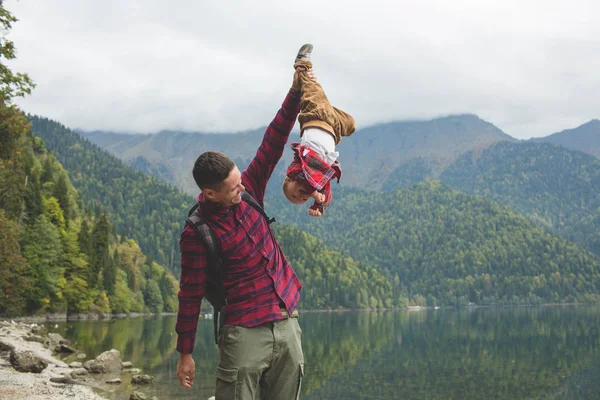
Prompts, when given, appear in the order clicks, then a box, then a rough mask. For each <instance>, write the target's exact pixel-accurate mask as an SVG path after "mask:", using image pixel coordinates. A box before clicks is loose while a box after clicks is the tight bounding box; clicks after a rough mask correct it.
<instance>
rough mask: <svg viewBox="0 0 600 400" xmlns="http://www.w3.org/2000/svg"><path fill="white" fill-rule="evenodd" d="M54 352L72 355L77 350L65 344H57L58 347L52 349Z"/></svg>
mask: <svg viewBox="0 0 600 400" xmlns="http://www.w3.org/2000/svg"><path fill="white" fill-rule="evenodd" d="M54 352H55V353H63V354H74V353H77V350H75V349H74V348H72V347H71V346H68V345H66V344H59V345H58V346H56V347H54Z"/></svg>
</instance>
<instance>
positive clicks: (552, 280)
mask: <svg viewBox="0 0 600 400" xmlns="http://www.w3.org/2000/svg"><path fill="white" fill-rule="evenodd" d="M335 196H336V197H335V198H334V202H335V204H333V205H332V206H331V207H330V208H329V209H327V210H326V214H325V216H323V217H322V218H318V219H315V218H310V217H309V216H308V215H307V214H306V207H294V208H292V207H290V206H289V205H288V204H287V203H285V202H283V201H282V202H278V201H277V198H276V197H272V199H273V200H272V203H270V204H269V212H270V213H271V214H273V215H276V216H277V217H278V218H279V220H280V221H285V222H290V223H295V224H296V225H297V226H298V227H300V228H301V229H303V230H306V231H307V232H309V233H311V234H312V235H314V236H316V237H317V238H320V239H322V240H323V241H324V242H325V243H326V244H328V245H329V246H331V247H333V248H335V249H338V250H339V251H340V252H341V253H343V254H347V255H349V256H351V257H352V258H354V259H356V260H360V261H361V262H363V263H365V264H366V265H370V266H373V267H375V268H376V269H378V270H379V271H381V272H383V273H384V274H385V275H386V276H387V278H388V279H389V280H390V281H391V282H392V289H393V291H394V296H399V297H406V298H408V299H409V301H410V302H411V303H412V304H418V305H424V304H427V305H438V304H440V305H449V304H455V305H457V304H458V305H465V304H468V303H469V302H474V303H476V304H496V303H502V304H516V303H534V304H536V303H541V302H572V301H596V300H600V257H598V256H597V255H594V254H592V253H590V252H587V251H585V250H582V249H581V248H579V247H578V246H576V245H575V244H573V243H570V242H568V241H566V240H564V239H562V238H559V237H557V236H555V235H553V234H551V233H549V232H548V231H546V230H545V229H542V228H540V227H538V226H537V225H536V224H534V223H533V222H532V221H530V220H529V219H526V218H524V217H522V216H520V215H518V214H517V213H515V212H514V211H512V210H510V209H509V208H507V207H504V206H500V205H498V204H497V203H494V202H492V201H490V200H488V199H486V198H484V197H481V196H472V195H468V194H465V193H462V192H459V191H457V190H455V189H452V188H451V187H449V186H447V185H444V184H442V183H440V182H438V181H431V180H429V181H425V182H422V183H420V184H418V185H416V186H414V187H413V188H411V189H398V190H396V191H395V192H383V193H382V192H368V191H363V190H358V189H352V188H339V189H338V190H336V193H335Z"/></svg>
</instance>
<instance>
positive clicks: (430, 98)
mask: <svg viewBox="0 0 600 400" xmlns="http://www.w3.org/2000/svg"><path fill="white" fill-rule="evenodd" d="M4 6H5V8H7V9H9V10H10V11H11V12H12V13H13V14H15V15H16V16H17V18H19V19H20V21H19V22H18V23H17V24H15V25H14V28H13V30H12V31H11V33H10V35H9V38H10V39H12V40H13V41H14V42H15V44H16V46H17V51H18V59H17V60H15V61H14V62H12V63H11V64H10V66H11V68H12V69H13V70H16V71H19V72H27V73H29V75H30V76H31V77H32V78H33V79H34V81H35V82H36V83H37V88H36V89H35V91H34V93H33V94H32V95H31V96H29V97H27V98H26V99H24V100H18V101H17V103H18V104H19V105H21V106H22V108H23V109H24V110H25V111H27V112H30V113H34V114H39V115H42V116H46V117H49V118H52V119H55V120H58V121H60V122H61V123H63V124H65V125H67V126H68V127H71V128H81V129H85V130H95V129H102V130H114V131H127V132H156V131H160V130H162V129H177V130H186V131H210V132H221V131H239V130H246V129H251V128H257V127H260V126H264V125H266V124H268V122H269V121H270V119H271V118H272V116H273V115H274V113H275V111H276V110H277V108H278V107H279V105H280V103H281V101H282V100H283V97H284V95H285V93H286V91H287V89H288V88H289V86H290V84H291V78H292V73H293V69H292V64H293V59H294V57H295V54H296V51H297V49H298V48H299V47H300V45H302V44H303V43H305V42H310V43H313V44H314V46H315V49H314V51H313V62H314V69H315V72H316V73H317V76H318V78H319V81H320V82H321V83H322V84H323V86H324V88H325V90H326V92H327V95H328V97H329V99H330V100H331V102H332V103H333V104H334V105H336V106H338V107H340V108H342V109H344V110H346V111H348V112H350V113H351V114H353V115H354V116H355V118H356V120H357V124H358V128H359V129H360V128H361V127H365V126H368V125H371V124H374V123H378V122H388V121H392V120H401V119H430V118H434V117H438V116H443V115H448V114H456V113H473V114H477V115H478V116H479V117H481V118H483V119H485V120H487V121H489V122H491V123H493V124H495V125H496V126H498V127H499V128H500V129H502V130H504V131H505V132H506V133H508V134H510V135H512V136H514V137H518V138H529V137H538V136H546V135H548V134H551V133H554V132H557V131H560V130H563V129H567V128H573V127H576V126H579V125H581V124H583V123H585V122H587V121H589V120H590V119H593V118H600V23H599V22H598V21H599V15H600V2H599V1H597V0H571V1H567V0H561V1H555V0H544V1H542V0H539V1H530V0H501V1H485V0H452V1H432V0H420V1H417V0H414V1H398V0H396V1H393V0H391V1H384V0H370V1H365V0H361V1H348V0H345V1H342V0H340V1H337V0H336V1H325V0H319V1H312V0H304V1H287V0H286V1H283V0H269V1H262V0H255V1H219V0H210V1H209V0H195V1H192V0H189V1H187V0H186V1H184V0H180V1H176V0H174V1H170V2H167V1H164V0H162V1H156V0H144V1H142V0H138V1H132V0H103V1H100V0H95V1H92V0H43V1H40V0H5V2H4Z"/></svg>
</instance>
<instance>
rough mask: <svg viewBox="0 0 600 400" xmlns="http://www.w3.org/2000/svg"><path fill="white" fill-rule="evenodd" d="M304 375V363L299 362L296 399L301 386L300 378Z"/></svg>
mask: <svg viewBox="0 0 600 400" xmlns="http://www.w3.org/2000/svg"><path fill="white" fill-rule="evenodd" d="M303 377H304V363H302V364H300V370H299V371H298V389H297V390H296V400H298V399H300V389H301V388H302V378H303Z"/></svg>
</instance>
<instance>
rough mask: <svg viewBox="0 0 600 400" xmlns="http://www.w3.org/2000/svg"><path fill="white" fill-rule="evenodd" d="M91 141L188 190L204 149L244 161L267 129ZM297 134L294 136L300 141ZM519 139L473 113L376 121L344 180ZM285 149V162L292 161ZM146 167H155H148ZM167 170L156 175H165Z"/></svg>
mask: <svg viewBox="0 0 600 400" xmlns="http://www.w3.org/2000/svg"><path fill="white" fill-rule="evenodd" d="M79 133H80V134H81V135H83V136H84V137H86V138H87V139H89V140H90V141H91V142H92V143H95V144H97V145H98V146H100V147H103V148H104V149H106V150H108V151H109V152H111V153H112V154H114V155H116V156H117V157H119V158H121V159H122V160H124V161H125V162H127V163H129V164H130V165H132V163H133V161H134V160H138V161H137V162H138V163H139V162H140V160H139V157H143V158H144V159H145V160H146V161H147V162H148V163H150V164H153V165H155V166H156V168H157V169H158V170H162V169H164V170H167V171H170V174H171V176H172V177H173V178H174V180H175V181H173V182H169V183H172V184H174V185H176V186H178V187H180V188H182V189H183V190H184V191H185V192H187V193H189V194H195V193H197V192H198V189H197V188H196V185H195V184H194V181H193V180H192V179H191V170H192V166H193V163H194V160H195V159H196V157H198V155H200V154H201V153H202V152H204V151H206V150H217V151H222V152H224V153H226V154H227V155H229V156H230V157H231V158H232V159H233V160H234V161H236V162H237V163H238V164H240V166H242V165H245V162H247V160H249V159H250V158H252V157H253V156H254V152H255V151H256V148H257V147H258V144H259V143H260V140H261V137H262V134H263V133H264V128H261V129H256V130H252V131H247V132H241V133H232V134H211V133H185V132H174V131H162V132H160V133H157V134H148V135H131V134H119V133H112V132H102V131H93V132H84V131H79ZM298 140H299V136H298V133H293V134H292V137H291V138H290V141H298ZM503 140H510V141H515V139H514V138H512V137H510V136H509V135H507V134H506V133H504V132H502V131H501V130H500V129H498V128H497V127H495V126H494V125H493V124H490V123H489V122H486V121H483V120H481V119H480V118H478V117H477V116H475V115H470V114H466V115H455V116H448V117H443V118H436V119H433V120H428V121H399V122H390V123H386V124H379V125H374V126H371V127H367V128H364V129H361V130H359V131H357V132H355V133H354V134H353V135H352V136H351V137H347V138H344V140H342V142H341V143H340V145H339V146H338V150H339V152H340V162H341V164H342V167H343V171H344V172H343V174H344V175H343V176H344V178H343V181H344V185H348V186H357V187H362V188H365V189H370V190H379V189H382V188H384V187H385V185H384V184H385V183H386V180H387V179H388V178H389V177H390V175H392V174H393V172H394V171H395V170H396V169H397V168H398V167H400V166H402V165H404V164H407V163H411V162H414V160H425V162H427V163H428V164H429V165H432V166H433V168H432V169H431V170H430V171H429V173H428V176H429V175H430V176H432V177H437V176H438V175H439V173H441V170H442V169H443V168H444V167H445V166H447V165H449V164H450V163H451V162H452V161H453V160H455V159H456V158H457V157H459V156H460V155H461V154H462V153H464V152H466V151H469V150H481V149H485V148H487V147H488V146H490V145H491V144H493V143H496V142H499V141H503ZM291 157H292V153H291V150H289V149H286V152H285V153H284V156H283V163H287V162H289V161H290V160H291ZM144 170H145V171H147V172H148V171H149V172H151V171H152V170H153V169H152V168H148V166H147V165H145V166H144ZM161 175H164V174H163V173H161V174H159V175H155V176H157V177H159V178H160V177H161Z"/></svg>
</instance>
